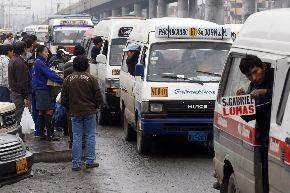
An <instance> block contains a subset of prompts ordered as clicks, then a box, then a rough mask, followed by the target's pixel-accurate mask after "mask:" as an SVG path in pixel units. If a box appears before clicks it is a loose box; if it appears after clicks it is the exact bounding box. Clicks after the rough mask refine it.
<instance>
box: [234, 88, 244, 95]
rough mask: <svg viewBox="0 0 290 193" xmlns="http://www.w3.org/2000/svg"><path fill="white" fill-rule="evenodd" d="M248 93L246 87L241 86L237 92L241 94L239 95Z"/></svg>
mask: <svg viewBox="0 0 290 193" xmlns="http://www.w3.org/2000/svg"><path fill="white" fill-rule="evenodd" d="M245 94H246V91H245V89H244V88H239V89H238V90H237V92H236V95H237V96H239V95H245Z"/></svg>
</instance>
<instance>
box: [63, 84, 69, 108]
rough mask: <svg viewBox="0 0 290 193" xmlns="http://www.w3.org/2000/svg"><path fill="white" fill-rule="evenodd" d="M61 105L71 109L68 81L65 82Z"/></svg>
mask: <svg viewBox="0 0 290 193" xmlns="http://www.w3.org/2000/svg"><path fill="white" fill-rule="evenodd" d="M61 104H62V105H63V106H64V107H65V108H66V109H69V82H68V79H65V80H64V83H63V87H62V90H61Z"/></svg>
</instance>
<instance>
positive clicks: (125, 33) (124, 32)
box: [118, 27, 133, 37]
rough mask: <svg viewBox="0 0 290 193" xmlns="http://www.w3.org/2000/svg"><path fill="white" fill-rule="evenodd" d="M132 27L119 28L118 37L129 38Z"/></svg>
mask: <svg viewBox="0 0 290 193" xmlns="http://www.w3.org/2000/svg"><path fill="white" fill-rule="evenodd" d="M132 30H133V27H121V28H120V30H119V33H118V36H119V37H129V35H130V33H131V32H132Z"/></svg>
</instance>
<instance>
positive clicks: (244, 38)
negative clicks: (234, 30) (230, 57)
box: [233, 8, 290, 55]
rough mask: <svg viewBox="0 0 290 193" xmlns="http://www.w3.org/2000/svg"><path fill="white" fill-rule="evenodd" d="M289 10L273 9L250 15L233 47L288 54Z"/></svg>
mask: <svg viewBox="0 0 290 193" xmlns="http://www.w3.org/2000/svg"><path fill="white" fill-rule="evenodd" d="M289 20H290V9H289V8H288V9H274V10H269V11H262V12H258V13H255V14H253V15H251V16H250V17H249V18H248V19H247V20H246V22H245V24H244V26H243V28H242V30H241V31H240V33H239V36H238V37H237V39H236V40H235V42H234V44H233V47H239V48H246V49H252V50H262V51H265V52H273V53H277V54H279V53H280V54H287V55H288V54H290V26H289Z"/></svg>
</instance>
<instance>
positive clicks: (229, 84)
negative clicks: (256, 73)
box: [222, 56, 250, 97]
mask: <svg viewBox="0 0 290 193" xmlns="http://www.w3.org/2000/svg"><path fill="white" fill-rule="evenodd" d="M241 59H242V57H241V56H240V57H233V58H232V59H231V61H230V62H231V64H230V70H229V74H228V78H227V81H226V85H225V86H226V87H225V90H224V92H223V95H222V96H223V97H226V96H235V95H236V91H237V90H238V89H239V88H245V90H247V88H248V86H249V84H250V81H249V79H248V78H247V77H246V76H245V75H244V74H243V73H241V71H240V68H239V65H240V63H241Z"/></svg>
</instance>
